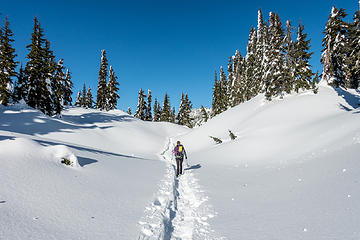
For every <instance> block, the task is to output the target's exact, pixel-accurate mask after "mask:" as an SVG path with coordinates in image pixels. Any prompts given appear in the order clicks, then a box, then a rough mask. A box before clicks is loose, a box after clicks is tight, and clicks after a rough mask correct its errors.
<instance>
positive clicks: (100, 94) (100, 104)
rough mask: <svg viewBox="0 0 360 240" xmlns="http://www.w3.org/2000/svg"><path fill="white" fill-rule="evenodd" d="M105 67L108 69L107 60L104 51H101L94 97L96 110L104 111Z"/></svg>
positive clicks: (105, 95) (105, 93)
mask: <svg viewBox="0 0 360 240" xmlns="http://www.w3.org/2000/svg"><path fill="white" fill-rule="evenodd" d="M107 67H108V60H107V58H106V51H105V50H101V63H100V70H99V83H98V89H97V96H96V108H97V109H100V110H105V109H106V104H107V101H106V97H107V87H106V85H107V82H106V78H107Z"/></svg>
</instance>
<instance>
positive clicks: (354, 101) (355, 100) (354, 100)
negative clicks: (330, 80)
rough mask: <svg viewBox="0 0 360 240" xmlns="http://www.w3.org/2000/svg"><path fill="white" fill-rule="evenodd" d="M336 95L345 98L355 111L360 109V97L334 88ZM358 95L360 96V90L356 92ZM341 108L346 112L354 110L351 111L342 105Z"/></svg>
mask: <svg viewBox="0 0 360 240" xmlns="http://www.w3.org/2000/svg"><path fill="white" fill-rule="evenodd" d="M334 89H335V91H336V93H337V94H338V95H339V96H340V97H342V98H344V100H345V101H346V102H347V104H349V105H350V106H351V107H352V108H353V109H356V108H358V107H359V104H360V96H358V95H356V94H352V93H350V92H348V91H346V90H344V89H342V88H334ZM355 91H356V92H357V93H358V94H360V91H359V90H358V89H356V90H355ZM340 107H341V108H342V109H344V110H346V111H351V110H353V109H350V108H348V107H345V106H344V105H343V104H340Z"/></svg>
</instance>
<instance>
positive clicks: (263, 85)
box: [212, 9, 318, 115]
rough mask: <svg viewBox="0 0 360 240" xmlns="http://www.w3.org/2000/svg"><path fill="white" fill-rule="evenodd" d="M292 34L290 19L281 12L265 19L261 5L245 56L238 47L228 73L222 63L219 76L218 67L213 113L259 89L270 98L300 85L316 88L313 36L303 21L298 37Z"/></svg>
mask: <svg viewBox="0 0 360 240" xmlns="http://www.w3.org/2000/svg"><path fill="white" fill-rule="evenodd" d="M293 35H294V28H293V26H292V24H291V22H290V21H289V20H288V21H286V24H285V27H284V26H283V24H282V22H281V20H280V17H279V15H278V14H277V13H273V12H270V14H269V20H268V22H266V21H264V19H263V15H262V11H261V9H260V10H259V11H258V24H257V28H251V29H250V34H249V38H248V42H247V53H246V55H245V56H244V57H243V56H242V55H241V53H240V52H239V51H236V52H235V55H234V56H231V57H229V61H228V66H227V73H225V71H224V69H223V67H221V68H220V73H219V76H218V73H217V72H216V70H215V84H214V88H213V101H212V111H213V113H212V114H213V115H217V114H219V113H221V112H223V111H225V110H227V109H228V108H230V107H234V106H236V105H238V104H240V103H242V102H245V101H248V100H250V99H251V98H253V97H255V96H256V95H258V94H259V93H264V94H265V96H266V98H267V99H268V100H271V99H272V98H274V97H283V96H284V95H285V94H289V93H291V92H292V91H295V92H298V91H299V90H300V89H310V88H312V89H314V91H315V92H316V83H317V81H318V75H316V76H315V78H314V79H313V75H314V73H313V72H312V70H311V68H310V64H309V59H310V57H311V55H312V53H311V52H309V49H310V39H308V37H307V33H305V31H304V25H302V24H301V22H299V24H298V26H297V27H296V38H295V39H294V38H293Z"/></svg>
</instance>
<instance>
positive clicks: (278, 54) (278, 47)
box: [265, 13, 285, 99]
mask: <svg viewBox="0 0 360 240" xmlns="http://www.w3.org/2000/svg"><path fill="white" fill-rule="evenodd" d="M283 39H284V30H283V28H282V24H281V21H280V17H279V15H278V14H277V13H270V19H269V42H270V43H271V44H270V45H269V48H268V49H267V51H266V53H265V54H266V58H267V63H266V64H267V65H266V74H265V81H266V83H265V84H266V86H265V87H266V91H265V96H266V97H267V98H268V99H271V98H272V97H273V96H281V97H282V96H283V94H284V92H285V79H284V75H283V72H284V70H283V66H284V56H283Z"/></svg>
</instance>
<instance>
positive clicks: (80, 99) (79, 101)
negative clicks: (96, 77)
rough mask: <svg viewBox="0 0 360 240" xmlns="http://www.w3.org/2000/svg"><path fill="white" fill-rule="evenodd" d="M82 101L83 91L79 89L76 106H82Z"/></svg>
mask: <svg viewBox="0 0 360 240" xmlns="http://www.w3.org/2000/svg"><path fill="white" fill-rule="evenodd" d="M81 102H82V96H81V91H78V93H77V96H76V101H75V106H77V107H81Z"/></svg>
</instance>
